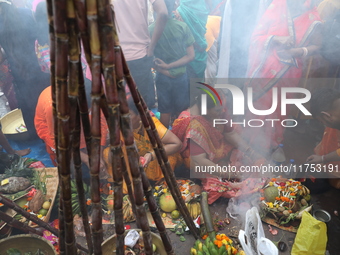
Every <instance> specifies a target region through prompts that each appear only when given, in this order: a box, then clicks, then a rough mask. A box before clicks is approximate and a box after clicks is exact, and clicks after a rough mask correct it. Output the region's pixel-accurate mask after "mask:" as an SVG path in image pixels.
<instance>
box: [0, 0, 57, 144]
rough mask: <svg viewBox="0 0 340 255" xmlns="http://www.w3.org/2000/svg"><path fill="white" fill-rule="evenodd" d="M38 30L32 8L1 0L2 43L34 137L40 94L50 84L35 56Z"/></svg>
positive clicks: (0, 34) (18, 95)
mask: <svg viewBox="0 0 340 255" xmlns="http://www.w3.org/2000/svg"><path fill="white" fill-rule="evenodd" d="M38 33H39V31H37V29H36V25H35V22H34V19H33V16H32V12H31V10H29V9H21V8H17V7H15V6H14V5H13V4H12V3H11V2H9V1H7V0H0V46H1V47H2V48H3V50H4V53H5V56H4V57H5V58H6V59H7V61H8V63H9V68H10V70H11V74H12V75H13V78H14V80H13V83H14V89H15V94H16V98H17V101H18V105H19V108H20V109H21V110H22V113H23V117H24V120H25V124H26V127H27V129H28V133H29V134H30V137H31V138H35V137H36V132H35V128H34V121H33V120H34V112H35V106H36V103H37V101H38V97H39V94H40V93H41V91H42V90H43V89H44V88H46V87H47V86H48V85H49V84H50V76H49V74H45V73H43V72H41V70H40V67H39V64H38V61H37V58H36V55H35V49H34V45H35V40H36V39H37V37H38Z"/></svg>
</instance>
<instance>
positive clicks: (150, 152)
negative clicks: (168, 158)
mask: <svg viewBox="0 0 340 255" xmlns="http://www.w3.org/2000/svg"><path fill="white" fill-rule="evenodd" d="M147 153H150V155H151V161H153V160H154V158H153V154H152V152H151V151H148V152H147Z"/></svg>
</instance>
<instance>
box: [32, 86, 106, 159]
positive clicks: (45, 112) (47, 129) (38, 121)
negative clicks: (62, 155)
mask: <svg viewBox="0 0 340 255" xmlns="http://www.w3.org/2000/svg"><path fill="white" fill-rule="evenodd" d="M100 117H101V132H102V133H101V134H102V137H101V145H102V146H105V145H106V138H107V134H108V128H107V124H106V121H105V117H104V114H103V113H102V112H101V116H100ZM34 126H35V129H36V132H37V134H38V136H39V137H40V139H42V140H43V141H44V142H45V144H46V151H47V152H48V153H49V154H50V158H51V160H52V162H53V164H54V165H56V155H55V143H54V120H53V109H52V90H51V86H49V87H47V88H46V89H44V90H43V91H42V92H41V94H40V96H39V99H38V103H37V106H36V109H35V116H34ZM85 147H86V144H85V138H84V134H83V133H81V138H80V148H85Z"/></svg>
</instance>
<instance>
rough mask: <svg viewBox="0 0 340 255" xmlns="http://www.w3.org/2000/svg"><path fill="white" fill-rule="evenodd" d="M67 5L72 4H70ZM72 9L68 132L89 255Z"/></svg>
mask: <svg viewBox="0 0 340 255" xmlns="http://www.w3.org/2000/svg"><path fill="white" fill-rule="evenodd" d="M69 4H73V2H70V3H69ZM72 10H74V8H72V7H70V8H69V12H68V24H69V49H70V50H69V86H68V95H69V100H70V130H71V137H72V138H71V139H72V149H73V150H72V152H73V154H72V155H73V163H74V174H75V179H76V187H77V193H78V200H79V207H80V211H81V214H82V221H83V226H84V231H85V236H86V241H87V246H88V248H89V251H90V254H92V253H93V245H92V238H91V229H90V225H89V218H88V212H87V206H86V200H85V191H84V186H83V177H82V169H81V163H82V162H81V157H80V130H81V126H80V115H79V114H80V113H79V107H78V95H79V76H82V75H83V73H82V68H81V56H80V45H79V40H78V35H77V32H76V20H75V13H72Z"/></svg>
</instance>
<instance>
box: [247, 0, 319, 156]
mask: <svg viewBox="0 0 340 255" xmlns="http://www.w3.org/2000/svg"><path fill="white" fill-rule="evenodd" d="M310 2H311V1H310V0H307V1H306V0H274V1H273V2H272V4H271V5H270V6H269V7H268V9H267V10H266V12H265V13H264V15H263V16H262V18H261V19H260V21H259V23H258V25H257V27H256V28H255V30H254V32H253V35H252V41H251V46H250V49H249V65H248V75H247V77H248V78H251V79H250V81H249V82H248V83H247V85H246V88H247V87H252V88H253V105H254V107H255V109H258V110H267V109H270V108H271V106H272V90H271V89H272V88H273V87H276V88H280V87H295V86H298V83H299V79H300V78H301V75H302V71H303V60H304V58H306V57H308V56H310V55H313V54H315V53H316V52H317V51H318V50H319V48H320V45H321V41H320V40H321V31H320V29H321V26H320V25H321V21H320V17H319V14H318V12H317V10H316V8H311V3H310ZM289 78H292V79H289ZM279 91H280V90H278V92H279ZM278 98H279V100H278V107H277V110H276V111H275V112H274V113H272V114H271V115H269V116H258V115H256V116H254V115H252V114H250V113H248V114H247V115H246V120H249V119H262V120H263V119H264V118H266V119H277V120H280V121H275V122H274V125H273V127H272V125H271V124H269V125H264V126H263V127H261V128H248V130H246V131H245V132H246V133H245V136H246V139H248V140H249V142H250V144H251V145H254V146H256V147H257V148H258V149H263V150H265V151H268V150H270V149H273V148H275V147H277V145H278V144H280V143H281V142H282V140H283V131H284V128H283V126H282V125H281V121H282V120H283V119H286V118H285V117H286V116H281V107H280V105H281V104H280V103H281V102H280V93H278ZM288 114H289V112H288Z"/></svg>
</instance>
